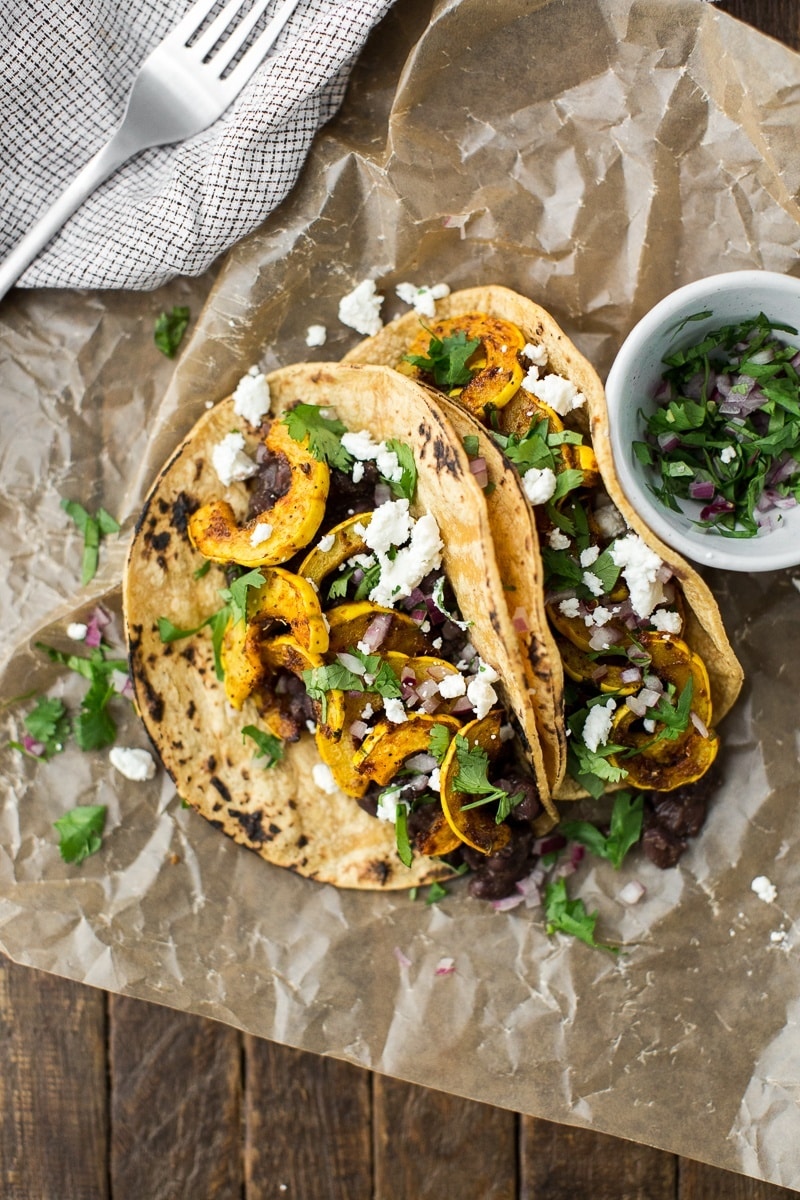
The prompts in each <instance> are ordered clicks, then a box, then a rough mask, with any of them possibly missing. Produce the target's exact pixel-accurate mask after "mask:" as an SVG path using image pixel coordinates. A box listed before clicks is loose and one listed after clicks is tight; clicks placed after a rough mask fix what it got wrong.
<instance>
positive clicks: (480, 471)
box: [469, 456, 489, 488]
mask: <svg viewBox="0 0 800 1200" xmlns="http://www.w3.org/2000/svg"><path fill="white" fill-rule="evenodd" d="M469 469H470V471H471V472H472V474H473V475H474V476H475V479H476V481H477V483H478V485H479V486H480V487H482V488H485V487H486V485H487V483H488V482H489V469H488V467H487V465H486V459H485V458H481V457H480V456H479V457H478V458H473V459H472V460H471V461H470V464H469Z"/></svg>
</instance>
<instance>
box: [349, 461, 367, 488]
mask: <svg viewBox="0 0 800 1200" xmlns="http://www.w3.org/2000/svg"><path fill="white" fill-rule="evenodd" d="M350 474H351V476H352V479H353V483H361V480H362V479H363V478H364V464H363V462H358V461H357V460H356V462H354V463H353V469H352V471H351V472H350Z"/></svg>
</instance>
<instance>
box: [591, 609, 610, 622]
mask: <svg viewBox="0 0 800 1200" xmlns="http://www.w3.org/2000/svg"><path fill="white" fill-rule="evenodd" d="M612 616H613V613H612V612H611V609H610V608H605V607H604V606H603V605H602V604H598V605H597V607H596V608H594V609H593V610H592V613H591V617H592V624H593V625H597V626H602V625H607V624H608V622H609V621H610V620H611V617H612Z"/></svg>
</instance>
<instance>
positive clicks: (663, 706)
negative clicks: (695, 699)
mask: <svg viewBox="0 0 800 1200" xmlns="http://www.w3.org/2000/svg"><path fill="white" fill-rule="evenodd" d="M693 693H694V679H693V678H692V676H691V675H690V676H689V678H688V679H687V680H686V683H685V685H684V687H683V691H682V692H681V694H680V698H679V700H678V703H677V704H673V703H672V699H671V696H670V695H669V692H664V693H663V694H662V695H661V697H660V699H659V701H658V703H657V704H656V705H655V706H654V707H653V708H648V710H647V715H648V717H651V718H652V719H654V720H656V721H659V722H660V723H661V724H662V725H663V729H660V730H659V731H658V733H657V734H656V735H655V737H654V738H653V741H654V742H657V741H663V742H674V741H677V739H678V738H679V737H680V735H681V734H682V733H683V732H684V730H685V729H687V728H688V726H689V721H690V720H691V708H692V695H693Z"/></svg>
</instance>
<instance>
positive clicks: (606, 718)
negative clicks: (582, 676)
mask: <svg viewBox="0 0 800 1200" xmlns="http://www.w3.org/2000/svg"><path fill="white" fill-rule="evenodd" d="M616 707H617V702H616V700H613V699H612V700H608V701H607V702H606V703H605V704H594V705H592V707H591V708H590V709H589V715H588V717H587V718H586V722H585V724H584V726H583V741H584V744H585V746H586V748H587V750H591V752H592V754H594V752H595V751H596V750H597V747H598V746H604V745H605V744H606V742H607V741H608V735H609V733H610V732H611V722H612V720H613V718H614V709H615V708H616Z"/></svg>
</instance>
